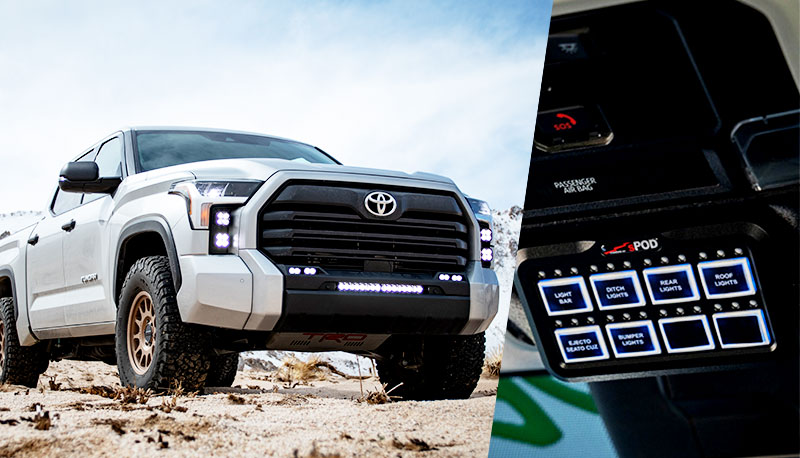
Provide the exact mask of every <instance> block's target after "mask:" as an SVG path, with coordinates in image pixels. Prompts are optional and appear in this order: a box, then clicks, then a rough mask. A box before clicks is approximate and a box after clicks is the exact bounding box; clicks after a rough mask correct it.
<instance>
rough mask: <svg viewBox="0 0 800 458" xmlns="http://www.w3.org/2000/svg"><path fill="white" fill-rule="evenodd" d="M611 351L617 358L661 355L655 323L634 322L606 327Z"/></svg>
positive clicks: (647, 321) (648, 321)
mask: <svg viewBox="0 0 800 458" xmlns="http://www.w3.org/2000/svg"><path fill="white" fill-rule="evenodd" d="M606 332H607V333H608V340H609V341H611V349H612V350H614V356H616V357H617V358H629V357H632V356H647V355H657V354H659V353H661V346H660V345H659V344H658V338H657V337H656V330H655V328H654V327H653V322H652V321H650V320H646V321H634V322H631V323H615V324H609V325H607V326H606Z"/></svg>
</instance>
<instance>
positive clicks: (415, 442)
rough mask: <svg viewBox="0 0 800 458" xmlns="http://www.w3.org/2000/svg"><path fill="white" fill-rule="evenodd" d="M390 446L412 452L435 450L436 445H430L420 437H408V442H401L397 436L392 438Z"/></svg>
mask: <svg viewBox="0 0 800 458" xmlns="http://www.w3.org/2000/svg"><path fill="white" fill-rule="evenodd" d="M392 447H394V448H396V449H398V450H410V451H414V452H428V451H431V450H436V447H431V446H430V445H428V443H427V442H425V441H424V440H422V439H416V438H413V437H412V438H410V439H408V442H403V441H401V440H398V439H397V438H394V439H392Z"/></svg>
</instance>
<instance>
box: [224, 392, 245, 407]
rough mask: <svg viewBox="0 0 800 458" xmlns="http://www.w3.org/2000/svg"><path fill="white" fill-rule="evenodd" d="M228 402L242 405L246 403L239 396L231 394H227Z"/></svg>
mask: <svg viewBox="0 0 800 458" xmlns="http://www.w3.org/2000/svg"><path fill="white" fill-rule="evenodd" d="M228 401H229V402H230V403H231V404H244V403H246V401H245V399H244V398H243V397H241V396H236V395H235V394H233V393H228Z"/></svg>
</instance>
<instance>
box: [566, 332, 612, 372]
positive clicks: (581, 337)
mask: <svg viewBox="0 0 800 458" xmlns="http://www.w3.org/2000/svg"><path fill="white" fill-rule="evenodd" d="M555 334H556V340H558V347H559V348H560V349H561V356H563V357H564V362H566V363H579V362H585V361H596V360H599V359H608V350H607V349H606V343H605V341H604V340H603V336H602V333H601V332H600V326H583V327H580V328H568V329H559V330H557V331H556V332H555Z"/></svg>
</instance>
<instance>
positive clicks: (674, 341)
mask: <svg viewBox="0 0 800 458" xmlns="http://www.w3.org/2000/svg"><path fill="white" fill-rule="evenodd" d="M658 325H659V326H660V327H661V334H662V335H663V336H664V343H665V344H666V346H667V352H668V353H685V352H690V351H703V350H713V349H714V347H715V345H714V341H713V340H712V338H711V329H710V328H709V326H708V319H707V318H706V317H705V315H695V316H685V317H678V318H664V319H663V320H659V321H658Z"/></svg>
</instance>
